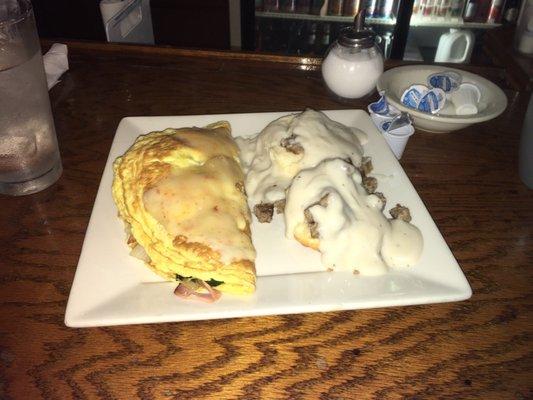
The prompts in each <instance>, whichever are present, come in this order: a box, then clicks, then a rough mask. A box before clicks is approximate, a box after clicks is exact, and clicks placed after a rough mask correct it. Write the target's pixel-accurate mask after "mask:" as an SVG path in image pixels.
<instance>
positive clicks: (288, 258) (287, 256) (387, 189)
mask: <svg viewBox="0 0 533 400" xmlns="http://www.w3.org/2000/svg"><path fill="white" fill-rule="evenodd" d="M285 114H288V112H282V113H258V114H226V115H192V116H177V117H130V118H124V119H123V120H122V121H121V122H120V124H119V126H118V129H117V132H116V135H115V139H114V141H113V145H112V147H111V151H110V153H109V158H108V160H107V163H106V167H105V170H104V174H103V176H102V181H101V183H100V188H99V190H98V195H97V197H96V201H95V203H94V208H93V212H92V215H91V220H90V222H89V227H88V228H87V233H86V236H85V241H84V243H83V248H82V251H81V256H80V259H79V262H78V268H77V270H76V276H75V278H74V282H73V284H72V289H71V292H70V297H69V300H68V305H67V310H66V315H65V324H66V325H68V326H71V327H87V326H107V325H122V324H142V323H152V322H170V321H190V320H202V319H216V318H234V317H246V316H258V315H271V314H294V313H306V312H317V311H334V310H352V309H363V308H375V307H386V306H404V305H412V304H427V303H440V302H449V301H458V300H464V299H467V298H469V297H470V296H471V295H472V290H471V289H470V286H469V284H468V282H467V280H466V278H465V276H464V275H463V272H462V271H461V269H460V267H459V265H458V264H457V261H456V260H455V258H454V257H453V255H452V253H451V251H450V249H449V248H448V246H447V245H446V242H445V241H444V239H443V237H442V235H441V234H440V232H439V230H438V229H437V227H436V225H435V223H434V222H433V219H432V218H431V216H430V215H429V213H428V211H427V209H426V207H425V206H424V204H423V203H422V200H421V199H420V197H419V196H418V194H417V193H416V191H415V189H414V187H413V186H412V184H411V182H410V181H409V179H408V178H407V176H406V175H405V172H404V171H403V169H402V167H401V166H400V164H399V163H398V161H397V160H396V158H395V157H394V155H393V154H392V152H391V151H390V149H389V147H388V145H387V144H386V142H385V140H384V139H383V137H382V136H381V135H380V134H379V132H378V130H377V129H376V128H375V126H374V125H373V123H372V121H371V120H370V117H369V116H368V114H367V113H366V112H364V111H362V110H339V111H326V114H327V115H328V116H329V117H330V118H332V119H334V120H336V121H339V122H341V123H343V124H345V125H348V126H355V127H358V128H359V129H361V130H363V131H364V132H366V133H367V134H368V138H369V141H368V143H367V144H366V145H365V154H366V155H370V156H371V157H372V162H373V165H374V171H373V175H374V176H376V177H377V178H378V183H379V190H380V191H381V192H383V193H384V194H385V196H386V198H387V205H388V206H387V210H388V209H389V208H391V207H392V206H391V205H394V204H396V203H401V204H403V205H405V206H407V207H409V208H410V210H411V214H412V216H413V223H414V224H415V225H416V226H418V228H419V229H420V230H421V231H422V235H423V236H424V251H423V254H422V257H421V259H420V262H419V263H418V264H417V265H416V266H414V267H411V268H408V269H402V270H395V271H392V272H390V273H388V274H386V275H383V276H378V277H366V276H355V275H353V274H352V273H351V272H325V271H323V267H322V266H321V263H320V254H319V253H318V252H315V251H313V250H311V249H308V248H305V247H303V246H301V245H300V244H299V243H297V242H295V241H289V240H287V239H285V237H284V227H283V219H282V218H280V217H278V218H275V219H274V221H273V222H272V223H270V224H259V223H258V222H257V221H256V220H255V218H254V222H253V224H252V235H253V236H252V238H253V241H254V244H255V246H256V248H257V262H256V268H257V275H258V276H259V278H258V280H257V290H256V292H255V293H254V294H253V295H251V296H246V297H245V296H234V295H228V294H224V295H223V296H222V298H221V299H220V300H219V301H218V302H217V303H214V304H204V303H198V302H192V301H184V300H180V299H178V298H176V297H175V296H174V294H173V291H174V288H175V286H176V284H175V283H172V282H163V281H162V280H161V278H160V277H159V276H157V275H155V274H154V273H153V272H152V271H151V270H149V269H148V268H146V267H145V266H144V265H143V263H142V262H141V261H139V260H137V259H135V258H133V257H132V256H130V255H129V248H128V246H127V245H126V241H125V233H124V227H123V223H122V221H120V220H119V218H118V217H117V209H116V207H115V204H114V202H113V199H112V197H111V183H112V180H113V171H112V163H113V160H114V159H115V158H116V157H118V156H120V155H122V154H123V153H124V152H125V151H126V150H127V149H128V148H129V147H130V146H131V144H132V143H133V142H134V140H135V138H136V137H137V136H139V135H141V134H145V133H148V132H151V131H155V130H162V129H165V128H169V127H172V128H179V127H185V126H205V125H207V124H209V123H212V122H215V121H219V120H227V121H229V122H230V123H231V126H232V129H233V134H234V136H248V135H252V134H254V133H256V132H259V131H260V130H262V129H263V128H264V127H265V126H266V125H267V124H268V123H269V122H270V121H272V120H274V119H276V118H279V117H281V116H282V115H285Z"/></svg>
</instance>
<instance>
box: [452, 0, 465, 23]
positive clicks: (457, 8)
mask: <svg viewBox="0 0 533 400" xmlns="http://www.w3.org/2000/svg"><path fill="white" fill-rule="evenodd" d="M464 6H465V2H464V0H452V2H451V6H450V18H453V19H455V18H460V17H461V14H462V13H463V8H464Z"/></svg>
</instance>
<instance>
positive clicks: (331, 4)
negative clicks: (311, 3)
mask: <svg viewBox="0 0 533 400" xmlns="http://www.w3.org/2000/svg"><path fill="white" fill-rule="evenodd" d="M342 5H343V0H328V15H342Z"/></svg>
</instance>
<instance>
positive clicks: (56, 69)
mask: <svg viewBox="0 0 533 400" xmlns="http://www.w3.org/2000/svg"><path fill="white" fill-rule="evenodd" d="M43 63H44V72H45V73H46V82H47V83H48V90H50V89H51V88H52V87H54V85H55V84H56V83H57V82H59V78H60V77H61V75H63V73H64V72H65V71H67V70H68V48H67V45H66V44H62V43H54V44H53V45H52V47H50V50H48V52H47V53H46V54H45V55H44V56H43Z"/></svg>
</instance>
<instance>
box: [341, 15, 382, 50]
mask: <svg viewBox="0 0 533 400" xmlns="http://www.w3.org/2000/svg"><path fill="white" fill-rule="evenodd" d="M375 40H376V34H375V33H374V31H372V30H371V29H365V10H364V9H363V10H361V11H359V12H358V13H357V15H356V16H355V18H354V23H353V25H352V26H349V27H346V28H342V29H341V31H340V35H339V39H338V42H339V44H340V45H342V46H346V47H351V48H355V49H368V48H370V47H372V46H374V44H375Z"/></svg>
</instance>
